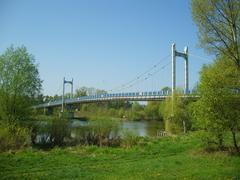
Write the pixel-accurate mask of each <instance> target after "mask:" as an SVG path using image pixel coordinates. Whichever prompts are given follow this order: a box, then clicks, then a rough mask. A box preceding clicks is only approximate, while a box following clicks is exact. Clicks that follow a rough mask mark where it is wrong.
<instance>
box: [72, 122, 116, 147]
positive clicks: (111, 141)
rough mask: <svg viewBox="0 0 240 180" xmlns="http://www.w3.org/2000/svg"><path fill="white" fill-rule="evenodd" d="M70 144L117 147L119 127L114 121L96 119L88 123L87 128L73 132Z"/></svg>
mask: <svg viewBox="0 0 240 180" xmlns="http://www.w3.org/2000/svg"><path fill="white" fill-rule="evenodd" d="M73 132H74V136H75V137H74V138H73V142H72V144H74V145H76V144H82V145H97V146H119V143H120V136H119V125H118V122H117V121H116V120H113V119H108V118H96V119H93V120H91V121H89V125H88V126H84V127H80V129H79V128H78V129H76V131H74V130H73Z"/></svg>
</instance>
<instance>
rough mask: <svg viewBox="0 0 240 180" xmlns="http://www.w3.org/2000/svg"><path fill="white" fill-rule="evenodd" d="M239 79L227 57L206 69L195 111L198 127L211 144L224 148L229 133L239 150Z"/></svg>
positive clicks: (201, 79)
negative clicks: (237, 136) (205, 133)
mask: <svg viewBox="0 0 240 180" xmlns="http://www.w3.org/2000/svg"><path fill="white" fill-rule="evenodd" d="M239 79H240V72H239V71H238V69H237V67H236V66H235V64H234V63H233V62H232V61H229V60H228V59H227V57H226V56H224V57H221V58H219V59H218V60H216V61H215V63H214V64H211V65H207V66H204V67H203V69H202V71H201V77H200V84H199V92H200V99H199V100H198V101H197V102H196V103H195V105H194V106H195V107H194V111H193V114H194V116H195V118H196V122H197V126H198V127H199V128H201V129H203V130H205V131H207V133H208V136H207V140H208V141H209V142H214V143H216V144H218V147H219V148H223V145H224V135H225V134H226V132H228V131H230V132H231V133H232V139H233V144H234V147H235V148H236V150H237V151H239V147H238V144H237V139H236V134H237V132H238V131H239V128H240V109H239V106H240V96H239V94H238V92H240V91H239V90H240V81H239ZM215 140H217V142H215Z"/></svg>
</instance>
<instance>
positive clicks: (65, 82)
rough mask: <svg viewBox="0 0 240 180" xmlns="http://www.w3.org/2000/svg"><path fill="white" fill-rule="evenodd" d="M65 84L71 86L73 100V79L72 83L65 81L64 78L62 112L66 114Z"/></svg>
mask: <svg viewBox="0 0 240 180" xmlns="http://www.w3.org/2000/svg"><path fill="white" fill-rule="evenodd" d="M65 84H70V85H71V98H73V78H72V80H71V81H67V80H65V77H64V78H63V93H62V110H61V112H62V113H63V112H64V103H65V97H64V96H65Z"/></svg>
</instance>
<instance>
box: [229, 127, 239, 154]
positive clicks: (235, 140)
mask: <svg viewBox="0 0 240 180" xmlns="http://www.w3.org/2000/svg"><path fill="white" fill-rule="evenodd" d="M231 132H232V137H233V144H234V147H235V149H236V151H237V152H239V147H238V145H237V139H236V132H235V131H234V130H233V129H232V130H231Z"/></svg>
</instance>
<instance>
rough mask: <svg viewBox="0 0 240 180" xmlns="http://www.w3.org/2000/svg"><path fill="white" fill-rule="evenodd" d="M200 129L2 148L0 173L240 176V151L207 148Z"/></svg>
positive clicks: (35, 175)
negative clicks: (96, 142) (115, 141)
mask: <svg viewBox="0 0 240 180" xmlns="http://www.w3.org/2000/svg"><path fill="white" fill-rule="evenodd" d="M198 144H199V140H198V139H197V136H195V135H192V134H190V135H188V136H181V137H175V138H174V137H171V138H170V137H166V138H160V139H141V140H140V142H139V143H138V145H136V146H134V147H133V148H131V149H124V148H110V147H104V148H99V147H95V146H88V147H86V146H85V147H80V146H79V147H72V148H65V149H61V148H54V149H52V150H51V151H40V150H34V149H32V150H24V151H19V152H16V153H10V152H8V153H1V154H0V179H240V157H239V156H231V155H228V154H227V153H226V152H214V153H204V152H203V151H202V150H201V149H200V147H199V145H198Z"/></svg>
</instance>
